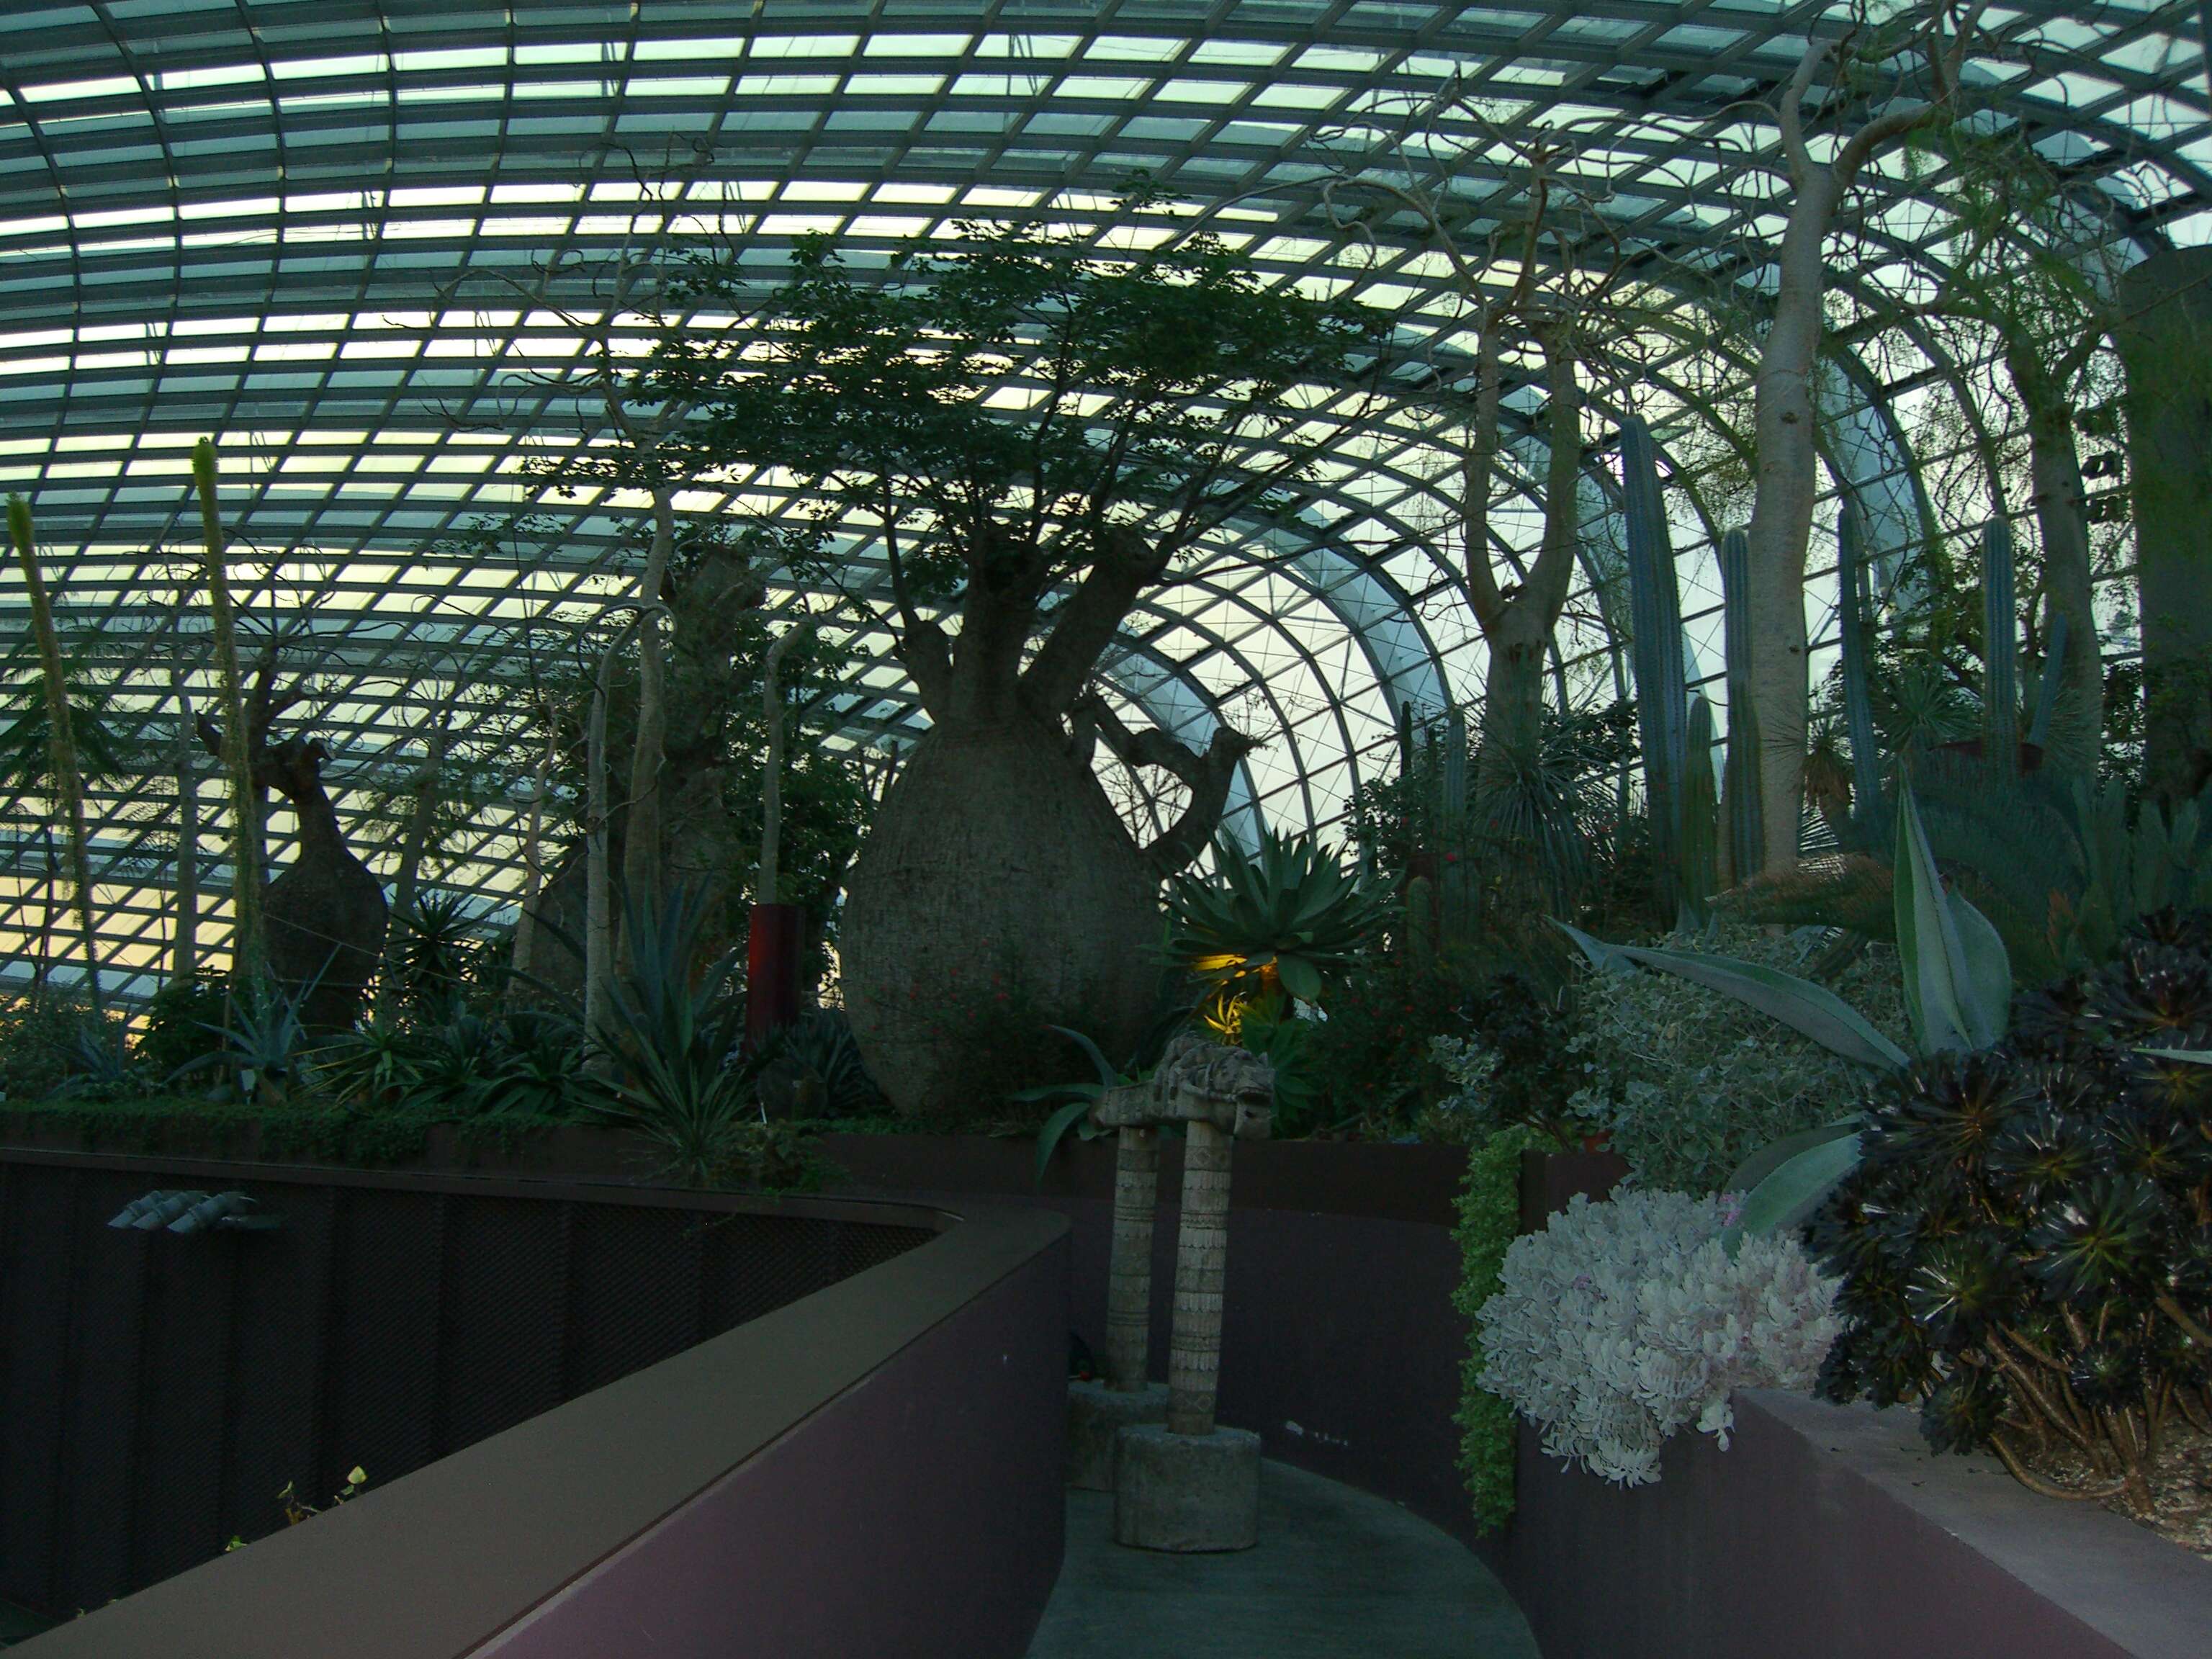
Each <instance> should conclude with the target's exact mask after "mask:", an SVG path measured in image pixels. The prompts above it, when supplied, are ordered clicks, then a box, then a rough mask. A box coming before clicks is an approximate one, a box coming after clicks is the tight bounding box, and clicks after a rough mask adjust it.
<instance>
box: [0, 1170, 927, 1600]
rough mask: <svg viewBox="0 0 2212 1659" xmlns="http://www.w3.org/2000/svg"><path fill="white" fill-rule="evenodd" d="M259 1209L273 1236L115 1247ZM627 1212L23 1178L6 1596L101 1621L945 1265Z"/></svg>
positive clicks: (8, 1211)
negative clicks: (885, 1269) (106, 1605)
mask: <svg viewBox="0 0 2212 1659" xmlns="http://www.w3.org/2000/svg"><path fill="white" fill-rule="evenodd" d="M239 1186H243V1187H244V1188H245V1189H246V1191H248V1192H250V1193H251V1194H252V1195H253V1196H254V1197H256V1198H258V1199H259V1200H261V1202H262V1204H263V1206H264V1208H265V1209H266V1210H267V1211H269V1212H273V1213H274V1214H276V1216H278V1217H279V1218H281V1224H282V1225H280V1226H278V1227H277V1228H276V1229H275V1230H273V1231H265V1232H238V1231H217V1232H212V1233H207V1234H201V1235H194V1236H179V1235H174V1234H171V1233H168V1232H167V1231H154V1232H138V1231H117V1230H114V1229H111V1228H109V1227H108V1226H107V1225H106V1222H107V1220H108V1218H110V1217H111V1216H112V1215H113V1214H115V1212H117V1211H118V1210H120V1209H121V1208H122V1207H123V1206H125V1204H127V1203H129V1202H130V1201H131V1200H132V1199H135V1198H138V1197H141V1196H143V1194H146V1193H148V1192H149V1191H152V1190H154V1189H155V1188H163V1187H169V1188H174V1187H191V1188H210V1190H219V1189H222V1188H229V1187H239ZM931 1237H933V1234H932V1233H931V1232H930V1231H928V1230H927V1229H925V1228H914V1227H890V1226H876V1225H869V1224H867V1223H865V1222H857V1221H856V1222H846V1221H835V1220H829V1219H826V1218H821V1217H817V1216H804V1215H784V1214H762V1215H753V1214H743V1213H740V1214H725V1213H721V1212H714V1211H705V1210H693V1209H671V1208H664V1207H659V1206H653V1205H649V1204H641V1203H631V1202H624V1201H623V1200H620V1199H618V1198H609V1199H606V1200H597V1199H594V1200H580V1199H573V1198H544V1199H534V1198H505V1197H495V1196H491V1195H482V1196H479V1195H475V1194H469V1193H466V1192H458V1193H451V1194H441V1193H435V1192H428V1191H422V1190H408V1189H393V1188H371V1187H334V1186H314V1185H296V1186H295V1185H291V1184H288V1183H283V1182H237V1181H233V1182H216V1183H213V1184H212V1185H211V1183H210V1181H209V1180H208V1179H207V1178H206V1177H198V1178H194V1179H185V1178H181V1177H162V1176H140V1175H124V1174H121V1173H118V1172H113V1171H109V1170H88V1169H77V1168H70V1167H67V1166H60V1165H40V1164H9V1163H7V1162H5V1161H4V1160H0V1598H4V1599H6V1600H8V1601H16V1602H20V1603H21V1604H23V1605H25V1606H27V1607H36V1608H40V1609H43V1610H46V1611H49V1612H58V1613H68V1612H71V1611H74V1610H75V1609H76V1608H78V1607H94V1606H97V1605H99V1604H100V1602H102V1601H106V1600H107V1599H109V1598H110V1597H112V1596H115V1595H125V1594H127V1593H129V1592H130V1591H131V1590H132V1589H138V1588H140V1587H142V1586H143V1585H145V1584H148V1583H152V1582H154V1581H155V1580H156V1579H159V1578H163V1577H168V1576H169V1575H170V1574H172V1573H174V1572H179V1571H183V1570H184V1569H185V1568H187V1567H190V1566H192V1565H196V1564H197V1563H198V1562H200V1561H203V1560H205V1559H209V1558H210V1557H211V1556H213V1555H215V1554H216V1553H218V1552H220V1551H221V1549H222V1545H223V1542H224V1541H225V1540H227V1539H228V1538H230V1537H231V1536H233V1535H234V1534H235V1535H239V1536H243V1537H245V1538H246V1539H249V1540H250V1539H253V1538H258V1537H260V1536H262V1535H264V1534H267V1533H269V1532H270V1531H272V1530H275V1529H276V1528H279V1527H281V1526H282V1525H283V1504H282V1502H281V1500H280V1497H279V1494H280V1493H281V1492H283V1489H284V1487H285V1486H286V1485H287V1484H288V1483H290V1484H292V1485H293V1486H295V1490H296V1494H297V1497H298V1498H299V1499H300V1500H301V1501H302V1502H304V1503H307V1504H313V1505H316V1506H321V1505H324V1504H327V1503H328V1502H329V1501H330V1498H331V1494H332V1493H333V1492H336V1491H337V1488H338V1487H339V1486H341V1485H342V1484H343V1482H344V1480H345V1478H346V1474H347V1472H348V1471H349V1469H351V1468H354V1467H355V1466H356V1465H359V1466H360V1467H361V1468H363V1469H364V1470H366V1471H367V1473H368V1479H369V1481H370V1484H372V1485H380V1484H382V1483H385V1482H388V1481H392V1480H398V1478H399V1477H401V1476H402V1475H404V1474H409V1473H410V1472H411V1471H413V1470H415V1469H417V1468H421V1467H422V1465H423V1464H424V1463H427V1462H429V1461H431V1460H432V1459H433V1458H435V1457H438V1456H441V1455H444V1454H445V1453H447V1452H448V1451H453V1450H458V1449H460V1448H461V1447H463V1446H465V1445H468V1444H470V1443H472V1442H474V1441H476V1440H479V1439H481V1438H483V1437H484V1436H486V1435H489V1434H495V1433H497V1432H498V1431H500V1430H501V1429H505V1428H508V1427H511V1426H513V1425H514V1424H517V1423H520V1422H521V1421H523V1420H524V1419H526V1418H528V1417H530V1416H532V1415H533V1414H534V1413H538V1412H541V1411H544V1410H545V1409H547V1408H548V1407H552V1406H554V1405H557V1404H558V1403H559V1402H561V1401H563V1400H568V1399H573V1398H574V1397H575V1396H576V1395H579V1394H583V1393H586V1392H588V1391H589V1390H591V1389H596V1388H599V1387H602V1386H604V1385H605V1384H606V1383H611V1382H613V1381H615V1380H616V1379H617V1378H618V1377H622V1376H627V1375H628V1374H629V1373H630V1372H631V1371H634V1370H638V1369H640V1368H641V1367H643V1366H646V1365H650V1364H655V1363H657V1362H658V1361H659V1360H662V1359H665V1358H669V1357H670V1356H671V1355H672V1354H676V1353H680V1352H683V1350H684V1349H685V1348H687V1347H689V1346H691V1345H692V1344H694V1343H696V1342H698V1341H700V1340H703V1339H704V1338H706V1337H709V1336H714V1335H719V1334H721V1333H722V1332H724V1331H726V1330H728V1329H730V1328H732V1326H735V1325H738V1324H742V1323H743V1322H744V1321H746V1320H748V1319H753V1318H757V1317H758V1316H760V1315H762V1314H763V1313H767V1312H769V1311H771V1310H774V1309H776V1308H780V1307H783V1306H785V1305H786V1304H789V1303H791V1302H793V1301H796V1300H797V1299H799V1297H803V1296H806V1295H809V1294H811V1292H813V1291H817V1290H820V1289H823V1287H824V1286H826V1285H832V1284H835V1283H836V1281H837V1280H838V1279H842V1278H845V1277H847V1276H848V1275H849V1274H852V1273H858V1272H860V1271H863V1270H864V1269H866V1268H867V1267H873V1266H875V1265H877V1264H878V1263H879V1262H882V1261H889V1260H890V1258H891V1257H892V1256H894V1255H898V1254H899V1253H900V1252H901V1251H902V1250H908V1249H913V1248H914V1247H915V1245H917V1244H921V1243H927V1241H928V1240H929V1239H930V1238H931Z"/></svg>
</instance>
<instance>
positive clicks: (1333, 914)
mask: <svg viewBox="0 0 2212 1659" xmlns="http://www.w3.org/2000/svg"><path fill="white" fill-rule="evenodd" d="M1214 868H1215V871H1216V874H1215V877H1214V878H1213V879H1212V880H1211V881H1208V880H1206V879H1204V878H1201V877H1199V876H1196V875H1192V874H1188V873H1185V874H1181V875H1177V876H1176V877H1174V878H1171V879H1170V882H1169V884H1168V944H1167V950H1168V955H1169V957H1170V959H1171V960H1173V961H1175V962H1176V963H1181V964H1182V966H1184V967H1185V968H1188V969H1190V970H1191V971H1193V972H1194V973H1197V974H1198V975H1201V976H1202V977H1203V978H1205V979H1206V980H1207V981H1211V982H1212V985H1213V987H1214V990H1213V994H1212V999H1211V1000H1210V1002H1209V1004H1208V1007H1207V1011H1206V1018H1207V1021H1208V1023H1209V1024H1212V1025H1214V1026H1215V1027H1216V1028H1217V1030H1221V1031H1224V1032H1228V1031H1231V1030H1234V1028H1235V1022H1236V1018H1237V1010H1238V1009H1240V1008H1241V1007H1242V1006H1243V1004H1244V1003H1245V1002H1247V1001H1248V1000H1250V999H1252V998H1254V997H1255V996H1263V995H1266V994H1269V993H1271V992H1280V993H1283V994H1288V995H1290V996H1292V997H1296V998H1297V1000H1299V1001H1301V1002H1318V1001H1320V1000H1321V998H1322V986H1323V983H1324V981H1326V979H1327V977H1328V975H1330V974H1333V973H1335V972H1337V971H1339V970H1340V969H1344V968H1346V967H1348V966H1349V965H1350V964H1351V963H1352V958H1353V957H1354V956H1355V955H1356V954H1357V953H1358V950H1359V947H1360V945H1361V944H1362V943H1363V942H1364V941H1365V939H1367V938H1368V936H1369V935H1370V934H1371V933H1374V932H1375V931H1376V928H1378V927H1381V926H1382V924H1383V920H1384V917H1385V915H1387V914H1388V911H1387V907H1388V903H1389V900H1388V896H1387V895H1385V894H1383V892H1380V891H1378V890H1376V889H1375V888H1374V887H1373V886H1371V885H1370V884H1368V883H1366V882H1364V881H1363V880H1362V879H1360V878H1359V877H1358V875H1356V874H1348V873H1346V870H1345V868H1344V865H1343V863H1342V861H1341V860H1340V858H1339V857H1338V855H1337V854H1336V852H1335V851H1334V849H1333V848H1326V847H1323V846H1322V845H1321V844H1320V843H1319V842H1316V840H1315V839H1314V838H1313V837H1312V836H1308V835H1300V836H1279V835H1277V834H1275V832H1274V831H1273V830H1272V829H1271V830H1267V831H1265V832H1263V833H1262V835H1261V838H1260V848H1259V851H1258V852H1257V853H1256V854H1248V853H1246V852H1245V851H1244V849H1243V848H1241V847H1239V846H1237V844H1236V843H1235V842H1232V841H1231V840H1229V839H1228V838H1227V837H1224V838H1223V839H1222V840H1220V841H1219V842H1217V843H1216V844H1215V848H1214Z"/></svg>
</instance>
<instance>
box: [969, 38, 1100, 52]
mask: <svg viewBox="0 0 2212 1659" xmlns="http://www.w3.org/2000/svg"><path fill="white" fill-rule="evenodd" d="M1082 44H1083V41H1082V38H1081V37H1080V36H1079V35H1073V34H987V35H984V36H983V37H982V38H981V40H977V41H976V43H975V50H974V51H973V52H970V53H969V56H970V57H972V58H1066V57H1067V56H1069V55H1070V54H1072V53H1073V52H1074V51H1075V49H1076V48H1077V47H1078V46H1081V45H1082Z"/></svg>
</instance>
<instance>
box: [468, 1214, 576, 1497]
mask: <svg viewBox="0 0 2212 1659" xmlns="http://www.w3.org/2000/svg"><path fill="white" fill-rule="evenodd" d="M567 1227H568V1206H567V1205H565V1204H544V1203H533V1202H532V1201H530V1200H526V1199H512V1200H507V1199H489V1200H479V1201H477V1202H473V1203H471V1202H461V1203H456V1204H455V1205H453V1208H452V1211H451V1213H450V1216H449V1218H448V1220H447V1230H446V1292H445V1325H444V1328H443V1330H442V1331H441V1333H440V1338H441V1340H440V1346H439V1352H440V1354H441V1357H442V1358H443V1360H444V1364H442V1365H441V1368H440V1370H441V1376H440V1378H439V1406H440V1410H439V1418H440V1419H441V1420H440V1422H439V1425H438V1434H437V1449H438V1450H439V1452H440V1453H441V1454H443V1453H445V1452H448V1451H452V1450H453V1449H455V1448H456V1447H460V1446H465V1445H468V1444H470V1443H471V1442H473V1441H477V1440H481V1439H483V1437H485V1436H486V1435H490V1434H497V1433H498V1432H499V1431H501V1429H508V1428H513V1426H514V1425H516V1424H517V1423H520V1422H521V1421H522V1419H524V1418H526V1417H535V1416H537V1415H538V1413H540V1412H542V1411H544V1410H546V1409H548V1408H549V1407H554V1406H557V1405H559V1404H560V1403H561V1399H562V1394H561V1346H562V1343H561V1337H562V1326H563V1323H564V1316H563V1306H564V1304H565V1302H566V1299H567V1291H568V1285H567V1283H566V1279H567V1271H566V1269H567V1250H566V1249H565V1245H564V1235H565V1233H566V1231H567Z"/></svg>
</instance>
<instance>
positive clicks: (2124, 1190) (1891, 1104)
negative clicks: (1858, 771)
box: [1809, 911, 2212, 1513]
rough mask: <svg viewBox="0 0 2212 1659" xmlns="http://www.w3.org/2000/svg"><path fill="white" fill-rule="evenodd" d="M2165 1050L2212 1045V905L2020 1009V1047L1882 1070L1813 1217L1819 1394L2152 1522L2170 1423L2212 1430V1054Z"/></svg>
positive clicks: (2142, 935) (2148, 933)
mask: <svg viewBox="0 0 2212 1659" xmlns="http://www.w3.org/2000/svg"><path fill="white" fill-rule="evenodd" d="M2172 1049H2184V1050H2206V1049H2212V911H2197V912H2194V913H2191V914H2190V915H2177V914H2176V913H2174V912H2172V911H2167V912H2164V913H2162V914H2160V915H2155V916H2153V917H2150V918H2148V919H2147V920H2146V921H2145V922H2144V923H2143V924H2142V925H2140V926H2139V927H2137V928H2136V930H2135V931H2134V932H2133V933H2131V934H2130V936H2129V938H2128V939H2126V941H2125V942H2124V944H2123V945H2122V947H2121V949H2120V952H2119V954H2118V957H2116V958H2115V959H2114V960H2113V961H2112V962H2110V963H2107V964H2106V966H2105V967H2103V968H2101V969H2098V970H2096V971H2095V972H2093V973H2091V974H2086V975H2076V976H2075V977H2074V978H2072V979H2069V980H2064V981H2059V982H2058V983H2057V984H2056V985H2054V986H2052V987H2050V988H2048V989H2047V990H2045V991H2043V992H2040V993H2037V994H2033V995H2030V996H2027V997H2024V998H2021V999H2020V1000H2019V1001H2018V1004H2017V1006H2016V1012H2015V1022H2014V1030H2013V1035H2012V1037H2011V1040H2010V1041H2009V1042H2008V1043H2006V1044H2004V1045H2002V1046H2000V1047H1998V1048H1991V1049H1986V1050H1984V1051H1981V1052H1979V1053H1976V1054H1966V1055H1963V1056H1960V1055H1955V1054H1940V1055H1935V1056H1930V1057H1928V1058H1924V1059H1922V1060H1917V1061H1916V1062H1915V1063H1914V1064H1913V1065H1912V1066H1910V1067H1909V1068H1907V1069H1906V1070H1905V1071H1903V1072H1901V1073H1898V1074H1896V1075H1895V1076H1894V1077H1893V1078H1890V1079H1885V1080H1884V1081H1883V1082H1882V1083H1881V1085H1879V1087H1878V1088H1877V1090H1876V1091H1875V1096H1874V1098H1873V1101H1872V1103H1871V1105H1870V1109H1869V1113H1868V1117H1867V1121H1866V1124H1865V1127H1864V1128H1863V1131H1862V1133H1861V1137H1860V1143H1861V1147H1862V1151H1863V1158H1862V1161H1861V1163H1860V1164H1859V1166H1858V1168H1857V1170H1855V1171H1854V1172H1853V1173H1852V1174H1851V1175H1850V1176H1847V1177H1846V1178H1845V1180H1844V1182H1843V1183H1842V1184H1841V1185H1840V1186H1839V1187H1838V1188H1837V1190H1836V1192H1835V1194H1833V1195H1832V1198H1831V1199H1830V1200H1829V1201H1828V1203H1827V1204H1826V1206H1824V1207H1823V1208H1822V1209H1821V1211H1820V1212H1819V1213H1818V1214H1817V1215H1816V1216H1815V1218H1814V1223H1813V1225H1812V1228H1811V1230H1810V1235H1809V1236H1810V1238H1811V1240H1812V1243H1813V1245H1814V1249H1816V1250H1818V1251H1819V1252H1820V1255H1821V1257H1822V1259H1823V1261H1824V1263H1825V1264H1826V1266H1827V1267H1830V1268H1831V1269H1832V1270H1835V1271H1838V1272H1840V1273H1842V1274H1843V1288H1842V1292H1841V1295H1840V1297H1839V1300H1838V1307H1839V1310H1840V1311H1841V1312H1842V1314H1843V1316H1844V1333H1843V1335H1842V1338H1841V1340H1839V1341H1838V1343H1837V1345H1836V1347H1835V1350H1834V1352H1832V1354H1831V1355H1830V1356H1829V1359H1828V1364H1827V1366H1826V1370H1824V1372H1823V1373H1822V1376H1821V1379H1820V1387H1821V1391H1822V1392H1823V1393H1824V1394H1825V1395H1827V1397H1829V1398H1830V1399H1832V1400H1837V1401H1849V1400H1855V1399H1859V1398H1862V1397H1864V1398H1868V1399H1871V1400H1873V1401H1875V1403H1876V1404H1878V1405H1890V1404H1894V1403H1897V1402H1899V1401H1905V1402H1910V1403H1913V1404H1916V1405H1917V1407H1919V1411H1920V1425H1921V1430H1922V1432H1923V1434H1924V1435H1925V1436H1926V1437H1927V1438H1928V1441H1929V1444H1930V1445H1932V1446H1934V1447H1935V1448H1936V1449H1938V1450H1957V1451H1966V1450H1972V1449H1978V1448H1982V1447H1987V1448H1989V1449H1991V1450H1993V1451H1995V1452H1996V1454H1997V1455H1998V1456H1999V1457H2001V1458H2002V1459H2003V1461H2004V1462H2005V1463H2006V1465H2007V1466H2008V1468H2011V1470H2012V1471H2013V1473H2014V1474H2015V1475H2016V1476H2018V1477H2019V1478H2020V1479H2021V1480H2022V1481H2023V1482H2025V1483H2026V1484H2027V1485H2029V1486H2035V1487H2037V1488H2039V1490H2045V1491H2057V1492H2063V1495H2066V1496H2074V1497H2105V1498H2119V1499H2120V1500H2122V1501H2123V1502H2124V1504H2127V1505H2128V1506H2129V1507H2130V1508H2132V1509H2134V1510H2136V1512H2137V1513H2144V1512H2147V1511H2148V1508H2149V1505H2150V1502H2151V1498H2152V1493H2151V1489H2150V1475H2151V1470H2152V1464H2153V1459H2154V1451H2155V1448H2156V1446H2157V1443H2158V1441H2159V1437H2160V1432H2161V1431H2162V1429H2163V1428H2164V1427H2165V1425H2166V1423H2167V1422H2168V1421H2169V1420H2170V1419H2171V1418H2172V1415H2173V1414H2174V1413H2180V1414H2181V1415H2183V1416H2185V1417H2186V1418H2188V1419H2191V1420H2192V1421H2194V1422H2196V1423H2197V1425H2198V1426H2200V1427H2203V1426H2204V1425H2206V1423H2207V1421H2208V1419H2212V1401H2208V1400H2207V1397H2206V1390H2207V1387H2208V1384H2212V1066H2208V1065H2204V1064H2198V1063H2191V1062H2189V1061H2186V1060H2170V1059H2164V1058H2160V1053H2161V1052H2163V1051H2166V1050H2172ZM2146 1050H2148V1051H2150V1052H2145V1051H2146Z"/></svg>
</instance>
